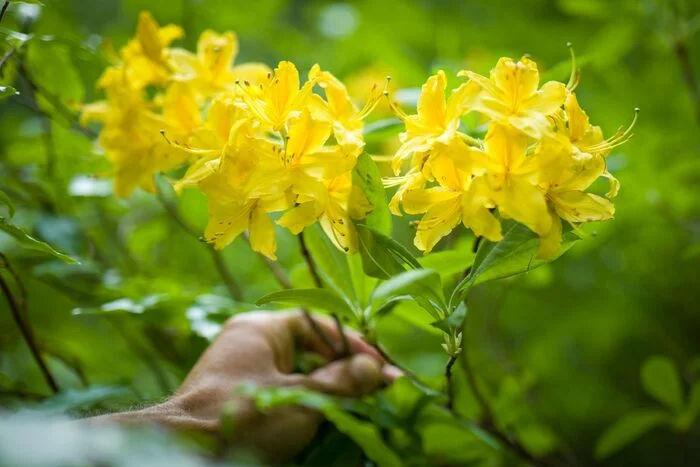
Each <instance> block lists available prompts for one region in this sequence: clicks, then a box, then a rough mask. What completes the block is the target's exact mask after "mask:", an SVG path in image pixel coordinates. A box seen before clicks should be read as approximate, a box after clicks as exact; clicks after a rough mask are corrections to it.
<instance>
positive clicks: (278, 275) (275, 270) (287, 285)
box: [260, 255, 292, 289]
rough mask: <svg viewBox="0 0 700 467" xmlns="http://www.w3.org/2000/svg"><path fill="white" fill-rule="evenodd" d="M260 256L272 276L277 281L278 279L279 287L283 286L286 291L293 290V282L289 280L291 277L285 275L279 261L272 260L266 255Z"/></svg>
mask: <svg viewBox="0 0 700 467" xmlns="http://www.w3.org/2000/svg"><path fill="white" fill-rule="evenodd" d="M260 256H261V257H262V259H263V261H265V266H267V269H269V270H270V272H271V273H272V275H273V276H275V279H277V282H278V283H279V285H281V286H282V288H284V289H291V288H292V282H291V281H290V280H289V277H287V275H286V274H285V273H284V271H283V270H282V268H281V267H280V265H279V263H277V261H273V260H271V259H270V258H268V257H267V256H265V255H260Z"/></svg>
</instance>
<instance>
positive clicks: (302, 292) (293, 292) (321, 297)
mask: <svg viewBox="0 0 700 467" xmlns="http://www.w3.org/2000/svg"><path fill="white" fill-rule="evenodd" d="M267 303H279V304H283V305H292V306H301V307H309V308H320V309H322V310H326V311H329V312H331V313H340V314H344V315H346V316H353V315H354V312H353V309H352V308H351V307H350V306H349V305H348V304H347V303H346V302H345V300H343V299H342V298H341V297H339V296H338V295H337V294H335V293H333V292H332V291H331V290H328V289H290V290H280V291H279V292H272V293H270V294H267V295H265V296H264V297H262V298H261V299H259V300H258V301H257V304H258V305H265V304H267Z"/></svg>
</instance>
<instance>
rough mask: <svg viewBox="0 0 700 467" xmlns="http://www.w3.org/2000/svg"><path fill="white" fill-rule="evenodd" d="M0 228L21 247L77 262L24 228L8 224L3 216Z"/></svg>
mask: <svg viewBox="0 0 700 467" xmlns="http://www.w3.org/2000/svg"><path fill="white" fill-rule="evenodd" d="M0 230H2V231H4V232H5V233H7V234H8V235H10V236H12V237H13V238H14V239H15V240H17V242H18V243H19V244H20V246H22V247H23V248H26V249H28V250H34V251H40V252H42V253H48V254H50V255H53V256H55V257H56V258H59V259H61V260H63V261H64V262H66V263H69V264H75V263H77V262H78V261H77V260H75V259H73V258H71V257H70V256H68V255H65V254H63V253H61V252H60V251H57V250H55V249H54V248H53V247H52V246H51V245H49V244H48V243H45V242H42V241H41V240H37V239H36V238H34V237H32V236H31V235H29V234H28V233H27V232H26V231H25V230H24V229H21V228H20V227H17V226H16V225H14V224H10V223H9V222H7V220H6V219H5V218H1V217H0Z"/></svg>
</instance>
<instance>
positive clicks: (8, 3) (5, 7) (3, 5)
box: [0, 0, 10, 22]
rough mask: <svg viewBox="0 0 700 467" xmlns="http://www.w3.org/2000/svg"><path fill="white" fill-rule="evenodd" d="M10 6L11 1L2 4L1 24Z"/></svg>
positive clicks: (0, 12) (0, 11) (7, 0)
mask: <svg viewBox="0 0 700 467" xmlns="http://www.w3.org/2000/svg"><path fill="white" fill-rule="evenodd" d="M8 6H10V0H5V1H4V2H3V4H2V8H0V22H2V18H3V17H4V16H5V10H7V7H8Z"/></svg>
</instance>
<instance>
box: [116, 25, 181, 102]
mask: <svg viewBox="0 0 700 467" xmlns="http://www.w3.org/2000/svg"><path fill="white" fill-rule="evenodd" d="M183 35H184V32H183V30H182V28H180V27H179V26H175V25H172V24H170V25H167V26H164V27H162V28H161V27H159V25H158V23H157V22H156V21H155V20H154V19H153V17H152V16H151V14H150V13H149V12H147V11H143V12H141V14H140V15H139V24H138V27H137V32H136V38H135V39H132V40H130V41H129V42H128V43H127V45H126V46H125V47H124V48H123V49H122V50H121V58H122V61H123V67H124V72H125V74H126V79H127V82H128V83H129V84H130V85H131V86H133V87H135V88H137V89H142V88H144V87H145V86H147V85H149V84H155V83H158V84H162V83H165V82H166V81H167V79H168V78H169V77H170V74H171V69H170V65H169V64H168V55H169V54H168V46H169V45H170V43H171V42H172V41H174V40H175V39H179V38H181V37H182V36H183Z"/></svg>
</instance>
